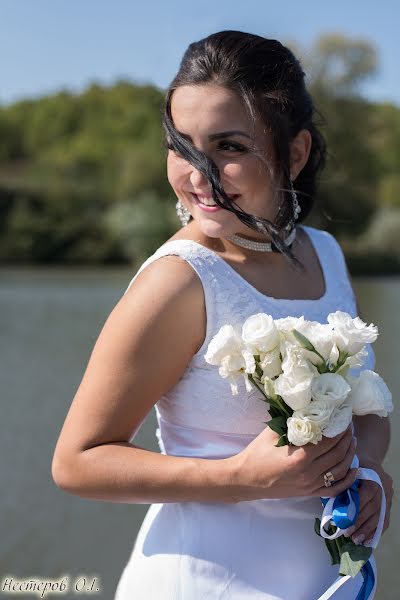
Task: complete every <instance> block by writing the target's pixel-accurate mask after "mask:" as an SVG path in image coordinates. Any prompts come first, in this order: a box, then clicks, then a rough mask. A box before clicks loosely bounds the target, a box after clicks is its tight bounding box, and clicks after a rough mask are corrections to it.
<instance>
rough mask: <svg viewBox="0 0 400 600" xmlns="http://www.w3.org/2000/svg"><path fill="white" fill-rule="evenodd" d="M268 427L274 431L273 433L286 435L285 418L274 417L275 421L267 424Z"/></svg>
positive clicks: (272, 420)
mask: <svg viewBox="0 0 400 600" xmlns="http://www.w3.org/2000/svg"><path fill="white" fill-rule="evenodd" d="M267 425H268V427H270V428H271V429H272V431H275V432H276V433H279V434H280V435H283V434H285V433H286V429H287V427H286V419H285V417H283V416H279V417H274V418H273V419H271V420H270V421H268V422H267Z"/></svg>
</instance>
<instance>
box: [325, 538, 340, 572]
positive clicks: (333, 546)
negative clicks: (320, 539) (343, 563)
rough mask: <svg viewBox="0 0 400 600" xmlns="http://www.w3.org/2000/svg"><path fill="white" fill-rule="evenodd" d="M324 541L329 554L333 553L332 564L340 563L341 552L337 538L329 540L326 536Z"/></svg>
mask: <svg viewBox="0 0 400 600" xmlns="http://www.w3.org/2000/svg"><path fill="white" fill-rule="evenodd" d="M324 542H325V546H326V547H327V548H328V551H329V554H330V555H331V563H332V565H338V564H340V553H339V548H338V546H337V543H336V540H328V539H326V538H324Z"/></svg>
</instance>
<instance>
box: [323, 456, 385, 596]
mask: <svg viewBox="0 0 400 600" xmlns="http://www.w3.org/2000/svg"><path fill="white" fill-rule="evenodd" d="M351 467H352V468H355V467H359V461H358V458H357V456H355V457H354V459H353V462H352V465H351ZM357 475H358V478H357V479H356V481H355V482H354V483H353V485H352V486H351V487H350V488H348V489H347V490H345V491H344V492H343V493H342V494H339V496H336V498H321V501H322V504H323V507H324V510H323V513H322V517H321V527H320V534H321V536H322V537H323V538H326V539H329V540H333V539H335V538H338V537H340V536H341V535H343V534H345V533H347V529H348V528H349V527H351V526H352V525H354V523H355V522H356V521H357V517H358V513H359V510H360V495H359V491H358V490H359V487H360V484H361V481H360V480H362V479H365V480H369V481H374V482H375V483H377V484H378V485H379V486H380V488H381V490H382V502H381V511H380V515H379V521H378V525H377V528H376V531H375V534H374V537H373V538H372V540H371V542H370V543H369V544H364V545H365V546H368V547H372V548H376V547H377V545H378V543H379V540H380V538H381V535H382V529H383V523H384V520H385V513H386V497H385V492H384V489H383V485H382V482H381V479H380V477H379V475H378V474H377V473H376V472H375V471H373V470H372V469H365V468H363V467H361V468H358V472H357ZM328 523H334V524H335V525H336V527H337V530H336V531H335V533H332V534H331V535H329V534H328V533H327V532H326V531H325V526H326V525H327V524H328ZM361 574H362V576H363V583H362V586H361V588H360V590H359V592H358V594H357V598H356V600H369V599H370V600H372V598H373V596H374V594H375V590H376V567H375V562H371V559H369V560H368V561H367V562H366V563H365V564H364V566H363V567H362V569H361ZM350 579H351V576H350V575H339V577H338V578H337V579H336V580H335V581H334V582H333V584H332V585H331V586H330V587H329V588H328V589H327V590H326V592H325V593H324V594H323V595H322V596H320V597H319V598H318V600H328V598H331V597H332V596H333V594H334V593H335V592H336V591H337V590H338V589H339V588H340V587H341V586H342V585H344V584H345V583H346V582H347V581H349V580H350Z"/></svg>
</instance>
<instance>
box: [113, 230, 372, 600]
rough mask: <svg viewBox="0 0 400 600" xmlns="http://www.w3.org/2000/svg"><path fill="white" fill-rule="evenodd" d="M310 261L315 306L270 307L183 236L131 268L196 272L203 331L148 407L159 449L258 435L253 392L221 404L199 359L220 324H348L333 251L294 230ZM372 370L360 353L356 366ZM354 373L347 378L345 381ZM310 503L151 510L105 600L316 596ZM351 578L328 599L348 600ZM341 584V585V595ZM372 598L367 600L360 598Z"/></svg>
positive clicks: (328, 241)
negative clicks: (341, 317)
mask: <svg viewBox="0 0 400 600" xmlns="http://www.w3.org/2000/svg"><path fill="white" fill-rule="evenodd" d="M302 227H303V229H304V230H305V231H306V233H307V234H308V235H309V237H310V239H311V241H312V243H313V245H314V248H315V250H316V252H317V254H318V257H319V260H320V265H321V268H322V271H323V274H324V279H325V293H324V295H323V296H322V297H321V298H319V299H317V300H302V299H298V300H288V299H276V298H273V297H270V296H266V295H264V294H261V293H260V292H258V291H257V290H256V289H255V288H254V287H252V286H251V285H250V284H249V283H248V282H247V281H246V280H245V279H243V278H242V277H241V276H240V275H239V274H238V273H237V272H236V271H235V270H234V269H233V268H232V267H230V265H228V264H227V263H226V262H225V261H224V260H223V259H222V258H221V257H220V256H218V255H217V254H216V253H214V252H212V251H211V250H209V249H207V248H205V247H204V246H202V245H200V244H198V243H197V242H193V241H192V240H175V241H171V242H166V243H165V244H163V245H162V246H161V247H160V248H158V250H157V251H156V252H155V253H154V254H153V255H152V256H150V257H149V258H148V259H147V260H146V261H145V262H144V263H143V264H142V266H141V267H140V269H139V270H138V272H137V273H136V275H135V277H134V278H133V279H132V280H131V282H130V284H129V286H128V289H129V287H130V285H131V284H132V283H133V281H134V280H135V278H136V277H137V276H138V274H139V273H140V272H141V271H142V270H143V269H144V268H145V267H146V266H147V265H148V264H150V262H152V261H154V260H157V259H158V258H160V257H161V256H165V255H168V254H175V255H178V256H180V257H181V258H183V259H184V260H186V261H187V262H188V263H189V264H190V265H191V266H192V267H193V268H194V270H195V271H196V273H197V275H198V276H199V278H200V280H201V282H202V285H203V290H204V297H205V304H206V312H207V330H206V337H205V339H204V342H203V345H202V347H201V348H200V350H199V351H198V352H197V353H196V354H195V355H194V356H193V357H192V360H191V361H190V363H189V364H188V366H187V368H186V370H185V372H184V373H183V375H182V378H181V379H180V380H179V382H178V383H177V384H176V385H175V386H174V387H173V388H172V389H170V390H169V391H168V392H167V393H166V394H165V395H164V396H162V397H161V398H160V399H159V401H158V402H157V404H156V405H155V410H156V416H157V421H158V429H157V432H156V435H157V438H158V443H159V447H160V450H161V452H162V453H164V454H169V455H174V456H182V457H187V456H194V457H199V458H207V459H210V460H212V459H216V458H225V457H228V456H232V455H234V454H237V453H238V452H240V451H241V450H242V449H243V448H245V447H246V446H247V445H248V444H249V442H250V441H251V440H252V439H254V437H256V436H257V435H258V434H259V433H260V432H261V431H262V430H263V429H264V427H265V424H264V423H263V421H266V420H267V418H268V415H267V413H266V405H265V403H264V402H263V400H261V398H260V392H258V391H257V390H252V392H250V393H248V392H247V391H246V389H245V386H244V382H243V383H242V385H241V386H240V385H239V394H238V395H237V396H232V394H231V389H230V386H229V384H228V382H227V381H226V380H223V379H222V378H221V377H220V376H219V374H218V368H217V367H214V366H211V365H209V364H208V363H206V362H205V360H204V354H205V352H206V350H207V346H208V344H209V342H210V340H211V339H212V337H213V336H214V335H215V333H216V332H217V331H218V329H219V328H220V327H221V326H222V325H223V324H225V323H232V324H235V323H238V322H243V321H244V320H245V319H246V318H247V317H248V316H250V315H251V314H254V313H257V312H266V313H268V314H271V315H272V316H273V317H274V318H281V317H286V316H301V315H304V317H305V318H306V319H310V320H316V321H320V322H322V323H324V322H326V317H327V315H328V314H329V313H330V312H334V311H336V310H344V311H347V312H349V313H350V314H351V315H352V316H356V314H357V313H356V305H355V298H354V294H353V292H352V289H351V286H350V283H349V281H348V278H347V274H346V269H345V262H344V257H343V253H342V251H341V248H340V246H339V245H338V243H337V242H336V240H335V238H334V237H333V236H332V235H330V234H329V233H327V232H325V231H320V230H317V229H314V228H312V227H306V226H302ZM373 367H374V352H373V349H372V347H371V346H369V347H368V359H367V361H366V364H365V366H364V368H373ZM355 373H356V370H355V369H354V370H353V374H355ZM321 513H322V505H321V501H320V499H319V498H316V497H308V498H304V497H303V498H302V497H295V498H289V499H274V500H268V499H265V500H256V501H250V502H239V503H237V504H234V505H232V504H225V503H211V502H177V503H157V504H152V505H151V506H150V507H149V509H148V512H147V514H146V516H145V518H144V521H143V523H142V525H141V528H140V531H139V533H138V535H137V538H136V540H135V543H134V545H133V548H132V552H131V555H130V557H129V559H128V562H127V563H126V565H125V568H124V570H123V573H122V575H121V578H120V580H119V583H118V587H117V590H116V595H115V597H114V600H203V599H204V600H206V599H207V600H209V599H213V600H249V599H252V600H253V599H254V600H256V599H257V600H317V599H318V598H319V597H320V596H321V595H322V594H323V593H324V592H325V590H326V589H327V588H328V587H329V586H330V585H331V584H332V583H333V582H334V581H335V579H336V577H337V573H338V570H337V567H332V566H331V564H330V559H329V554H328V551H327V550H326V548H325V544H324V541H323V540H322V539H321V538H320V537H318V536H317V535H316V534H315V533H314V519H315V517H317V516H318V517H320V516H321ZM361 583H362V578H361V575H358V576H357V577H356V578H355V579H354V580H352V581H350V582H348V584H347V585H346V586H343V588H341V589H340V590H338V592H337V593H336V594H335V596H334V600H354V599H355V598H356V596H357V593H358V590H359V589H360V586H361ZM344 588H345V589H344ZM371 600H372V599H371Z"/></svg>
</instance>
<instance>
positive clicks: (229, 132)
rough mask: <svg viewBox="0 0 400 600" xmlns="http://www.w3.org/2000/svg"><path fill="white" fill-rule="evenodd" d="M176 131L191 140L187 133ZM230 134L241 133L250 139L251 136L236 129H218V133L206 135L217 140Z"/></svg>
mask: <svg viewBox="0 0 400 600" xmlns="http://www.w3.org/2000/svg"><path fill="white" fill-rule="evenodd" d="M178 133H180V135H181V136H182V137H184V138H186V139H188V140H191V139H192V138H191V137H190V135H188V134H187V133H182V132H181V131H179V132H178ZM230 135H243V136H244V137H247V138H249V139H251V137H250V136H249V135H248V134H247V133H244V131H239V130H238V129H234V130H232V131H220V132H219V133H211V134H210V135H209V136H208V139H209V140H210V141H212V140H219V139H221V138H224V137H229V136H230Z"/></svg>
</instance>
